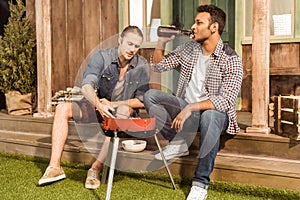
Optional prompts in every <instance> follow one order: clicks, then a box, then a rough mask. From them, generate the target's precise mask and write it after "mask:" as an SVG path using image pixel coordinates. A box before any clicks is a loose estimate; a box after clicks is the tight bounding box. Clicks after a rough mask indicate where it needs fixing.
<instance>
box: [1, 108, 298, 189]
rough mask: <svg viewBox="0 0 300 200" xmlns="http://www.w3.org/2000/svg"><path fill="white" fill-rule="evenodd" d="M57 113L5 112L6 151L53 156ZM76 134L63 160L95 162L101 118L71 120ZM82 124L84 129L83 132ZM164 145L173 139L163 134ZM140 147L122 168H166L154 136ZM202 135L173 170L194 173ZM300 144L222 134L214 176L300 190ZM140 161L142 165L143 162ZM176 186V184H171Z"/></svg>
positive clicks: (125, 155) (126, 155)
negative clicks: (41, 116)
mask: <svg viewBox="0 0 300 200" xmlns="http://www.w3.org/2000/svg"><path fill="white" fill-rule="evenodd" d="M51 129H52V119H36V118H32V117H31V116H23V117H12V116H8V115H5V114H2V113H0V151H2V152H11V153H18V154H25V155H30V156H36V157H44V158H50V151H51ZM69 129H70V131H69V132H70V134H69V137H68V140H67V144H66V145H65V148H64V152H63V157H62V159H63V160H67V161H71V162H82V163H86V164H90V163H92V162H93V160H94V159H95V157H96V155H97V154H98V152H99V150H100V146H101V143H99V141H101V139H99V137H101V136H99V134H95V133H97V131H98V126H97V125H96V124H91V125H88V127H87V126H85V125H84V126H76V125H75V124H74V122H72V121H70V123H69ZM78 130H79V131H80V132H81V133H82V132H84V131H86V132H85V133H84V134H83V135H84V137H83V135H81V134H80V135H79V134H78ZM158 136H159V140H160V143H161V145H162V146H164V145H166V144H167V142H166V141H165V140H163V139H162V137H161V136H160V135H158ZM146 140H147V142H148V145H147V149H146V150H145V151H143V152H140V153H130V152H125V151H123V150H121V149H120V151H119V153H118V160H117V169H122V170H126V171H130V170H131V169H136V170H137V171H158V172H161V173H166V170H165V168H164V165H163V163H162V162H161V161H157V160H155V159H154V156H153V154H154V153H155V151H156V150H157V147H156V145H155V142H154V139H153V138H147V139H146ZM198 146H199V136H197V138H195V140H194V143H193V144H192V146H191V147H190V155H189V156H186V157H182V158H179V159H177V160H174V161H171V162H170V164H169V167H170V170H171V172H172V174H174V175H175V174H176V175H181V176H188V177H192V176H193V173H194V169H195V167H196V165H197V155H198ZM299 151H300V145H299V141H292V140H290V139H289V138H283V137H280V136H276V135H273V134H270V135H261V134H247V133H244V132H243V131H242V133H241V134H239V135H236V136H225V137H222V140H221V147H220V151H219V152H218V155H217V159H216V163H215V168H214V171H213V174H212V176H211V178H212V180H219V181H230V182H239V183H245V184H254V185H262V186H267V187H275V188H285V189H293V190H300V155H299ZM137 166H138V167H137ZM170 187H171V186H170Z"/></svg>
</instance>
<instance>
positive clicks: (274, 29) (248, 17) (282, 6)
mask: <svg viewBox="0 0 300 200" xmlns="http://www.w3.org/2000/svg"><path fill="white" fill-rule="evenodd" d="M243 4H244V5H243V7H244V9H245V10H244V24H245V27H244V39H250V37H251V36H252V15H253V13H252V8H253V2H252V1H249V0H244V1H243ZM270 4H271V5H270V6H271V10H270V34H271V38H273V39H274V38H293V37H294V14H295V12H294V10H295V9H294V0H287V1H282V0H272V1H270Z"/></svg>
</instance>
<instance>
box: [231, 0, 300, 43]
mask: <svg viewBox="0 0 300 200" xmlns="http://www.w3.org/2000/svg"><path fill="white" fill-rule="evenodd" d="M247 1H248V0H247ZM289 1H290V2H291V4H292V5H291V11H292V13H291V14H292V20H291V25H292V27H291V35H280V36H279V35H278V36H275V35H270V43H290V42H300V25H299V23H300V19H299V18H300V1H297V0H296V1H295V0H289ZM245 2H246V0H239V1H237V8H236V9H239V8H240V9H241V10H242V20H241V25H242V30H241V31H242V37H241V39H242V44H252V36H246V35H245V30H246V24H247V23H246V19H245V18H246V16H245V15H246V12H245V10H246V6H245V5H246V3H245ZM297 11H299V12H297ZM270 17H272V16H270ZM251 23H252V20H251Z"/></svg>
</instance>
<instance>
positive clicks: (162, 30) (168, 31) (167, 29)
mask: <svg viewBox="0 0 300 200" xmlns="http://www.w3.org/2000/svg"><path fill="white" fill-rule="evenodd" d="M172 35H175V36H179V35H186V36H188V37H190V38H193V31H191V30H181V29H179V28H176V27H172V26H159V27H158V28H157V36H158V37H171V36H172Z"/></svg>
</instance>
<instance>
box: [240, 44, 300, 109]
mask: <svg viewBox="0 0 300 200" xmlns="http://www.w3.org/2000/svg"><path fill="white" fill-rule="evenodd" d="M242 51H243V66H244V80H243V85H242V111H251V110H252V107H251V104H252V97H251V90H252V67H253V64H252V60H251V57H252V45H251V44H248V45H243V47H242ZM299 75H300V43H297V42H294V43H273V44H270V96H273V95H279V94H281V95H290V94H293V93H294V89H295V86H297V85H300V80H299Z"/></svg>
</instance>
